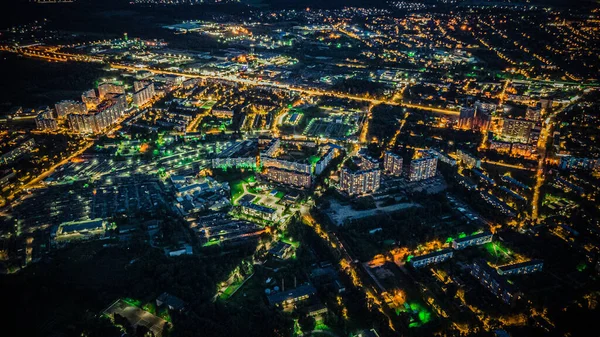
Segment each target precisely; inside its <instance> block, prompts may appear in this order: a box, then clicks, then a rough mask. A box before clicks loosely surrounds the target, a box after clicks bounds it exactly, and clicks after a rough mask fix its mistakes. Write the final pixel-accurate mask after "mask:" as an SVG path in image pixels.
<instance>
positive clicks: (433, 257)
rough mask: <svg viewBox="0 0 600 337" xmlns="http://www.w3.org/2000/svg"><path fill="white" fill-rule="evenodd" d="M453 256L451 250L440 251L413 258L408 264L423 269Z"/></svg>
mask: <svg viewBox="0 0 600 337" xmlns="http://www.w3.org/2000/svg"><path fill="white" fill-rule="evenodd" d="M452 256H454V251H452V249H442V250H439V251H437V252H433V253H429V254H425V255H421V256H416V257H413V258H412V259H411V260H410V261H409V263H410V264H411V266H413V267H415V268H420V267H425V266H427V265H429V264H433V263H440V262H444V261H446V260H448V259H450V258H452Z"/></svg>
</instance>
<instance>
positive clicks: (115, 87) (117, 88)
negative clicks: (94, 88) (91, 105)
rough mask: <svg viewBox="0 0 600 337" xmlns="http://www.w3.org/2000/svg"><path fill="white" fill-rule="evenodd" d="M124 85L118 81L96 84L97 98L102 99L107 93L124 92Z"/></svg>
mask: <svg viewBox="0 0 600 337" xmlns="http://www.w3.org/2000/svg"><path fill="white" fill-rule="evenodd" d="M124 93H125V87H123V85H121V84H119V83H111V82H105V83H101V84H99V85H98V98H99V99H100V100H103V99H104V98H105V97H106V95H108V94H124Z"/></svg>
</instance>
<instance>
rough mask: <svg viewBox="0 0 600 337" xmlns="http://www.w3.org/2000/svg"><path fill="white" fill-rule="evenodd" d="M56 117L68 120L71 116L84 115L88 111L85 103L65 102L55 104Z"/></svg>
mask: <svg viewBox="0 0 600 337" xmlns="http://www.w3.org/2000/svg"><path fill="white" fill-rule="evenodd" d="M54 107H55V109H56V117H57V118H59V119H62V118H67V116H68V115H70V114H84V113H86V112H87V111H88V109H87V106H86V105H85V103H83V102H77V101H71V100H65V101H60V102H58V103H56V104H55V106H54Z"/></svg>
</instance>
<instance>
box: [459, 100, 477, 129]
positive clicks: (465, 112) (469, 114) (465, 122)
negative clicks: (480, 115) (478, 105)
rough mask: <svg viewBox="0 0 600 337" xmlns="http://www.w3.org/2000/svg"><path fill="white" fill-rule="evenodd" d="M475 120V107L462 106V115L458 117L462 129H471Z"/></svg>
mask: <svg viewBox="0 0 600 337" xmlns="http://www.w3.org/2000/svg"><path fill="white" fill-rule="evenodd" d="M474 120H475V108H471V107H466V106H464V107H462V108H460V116H459V117H458V127H459V128H461V129H471V128H472V127H473V121H474Z"/></svg>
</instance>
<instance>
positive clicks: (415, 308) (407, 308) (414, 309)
mask: <svg viewBox="0 0 600 337" xmlns="http://www.w3.org/2000/svg"><path fill="white" fill-rule="evenodd" d="M401 312H407V313H410V314H411V316H410V323H409V324H408V327H409V328H418V327H420V326H423V325H425V324H427V323H429V322H430V321H431V319H432V314H431V312H429V311H428V310H427V309H426V308H425V307H424V306H422V305H420V304H419V303H416V302H406V303H404V307H403V308H402V307H400V308H397V309H396V314H397V315H399V314H400V313H401Z"/></svg>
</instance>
